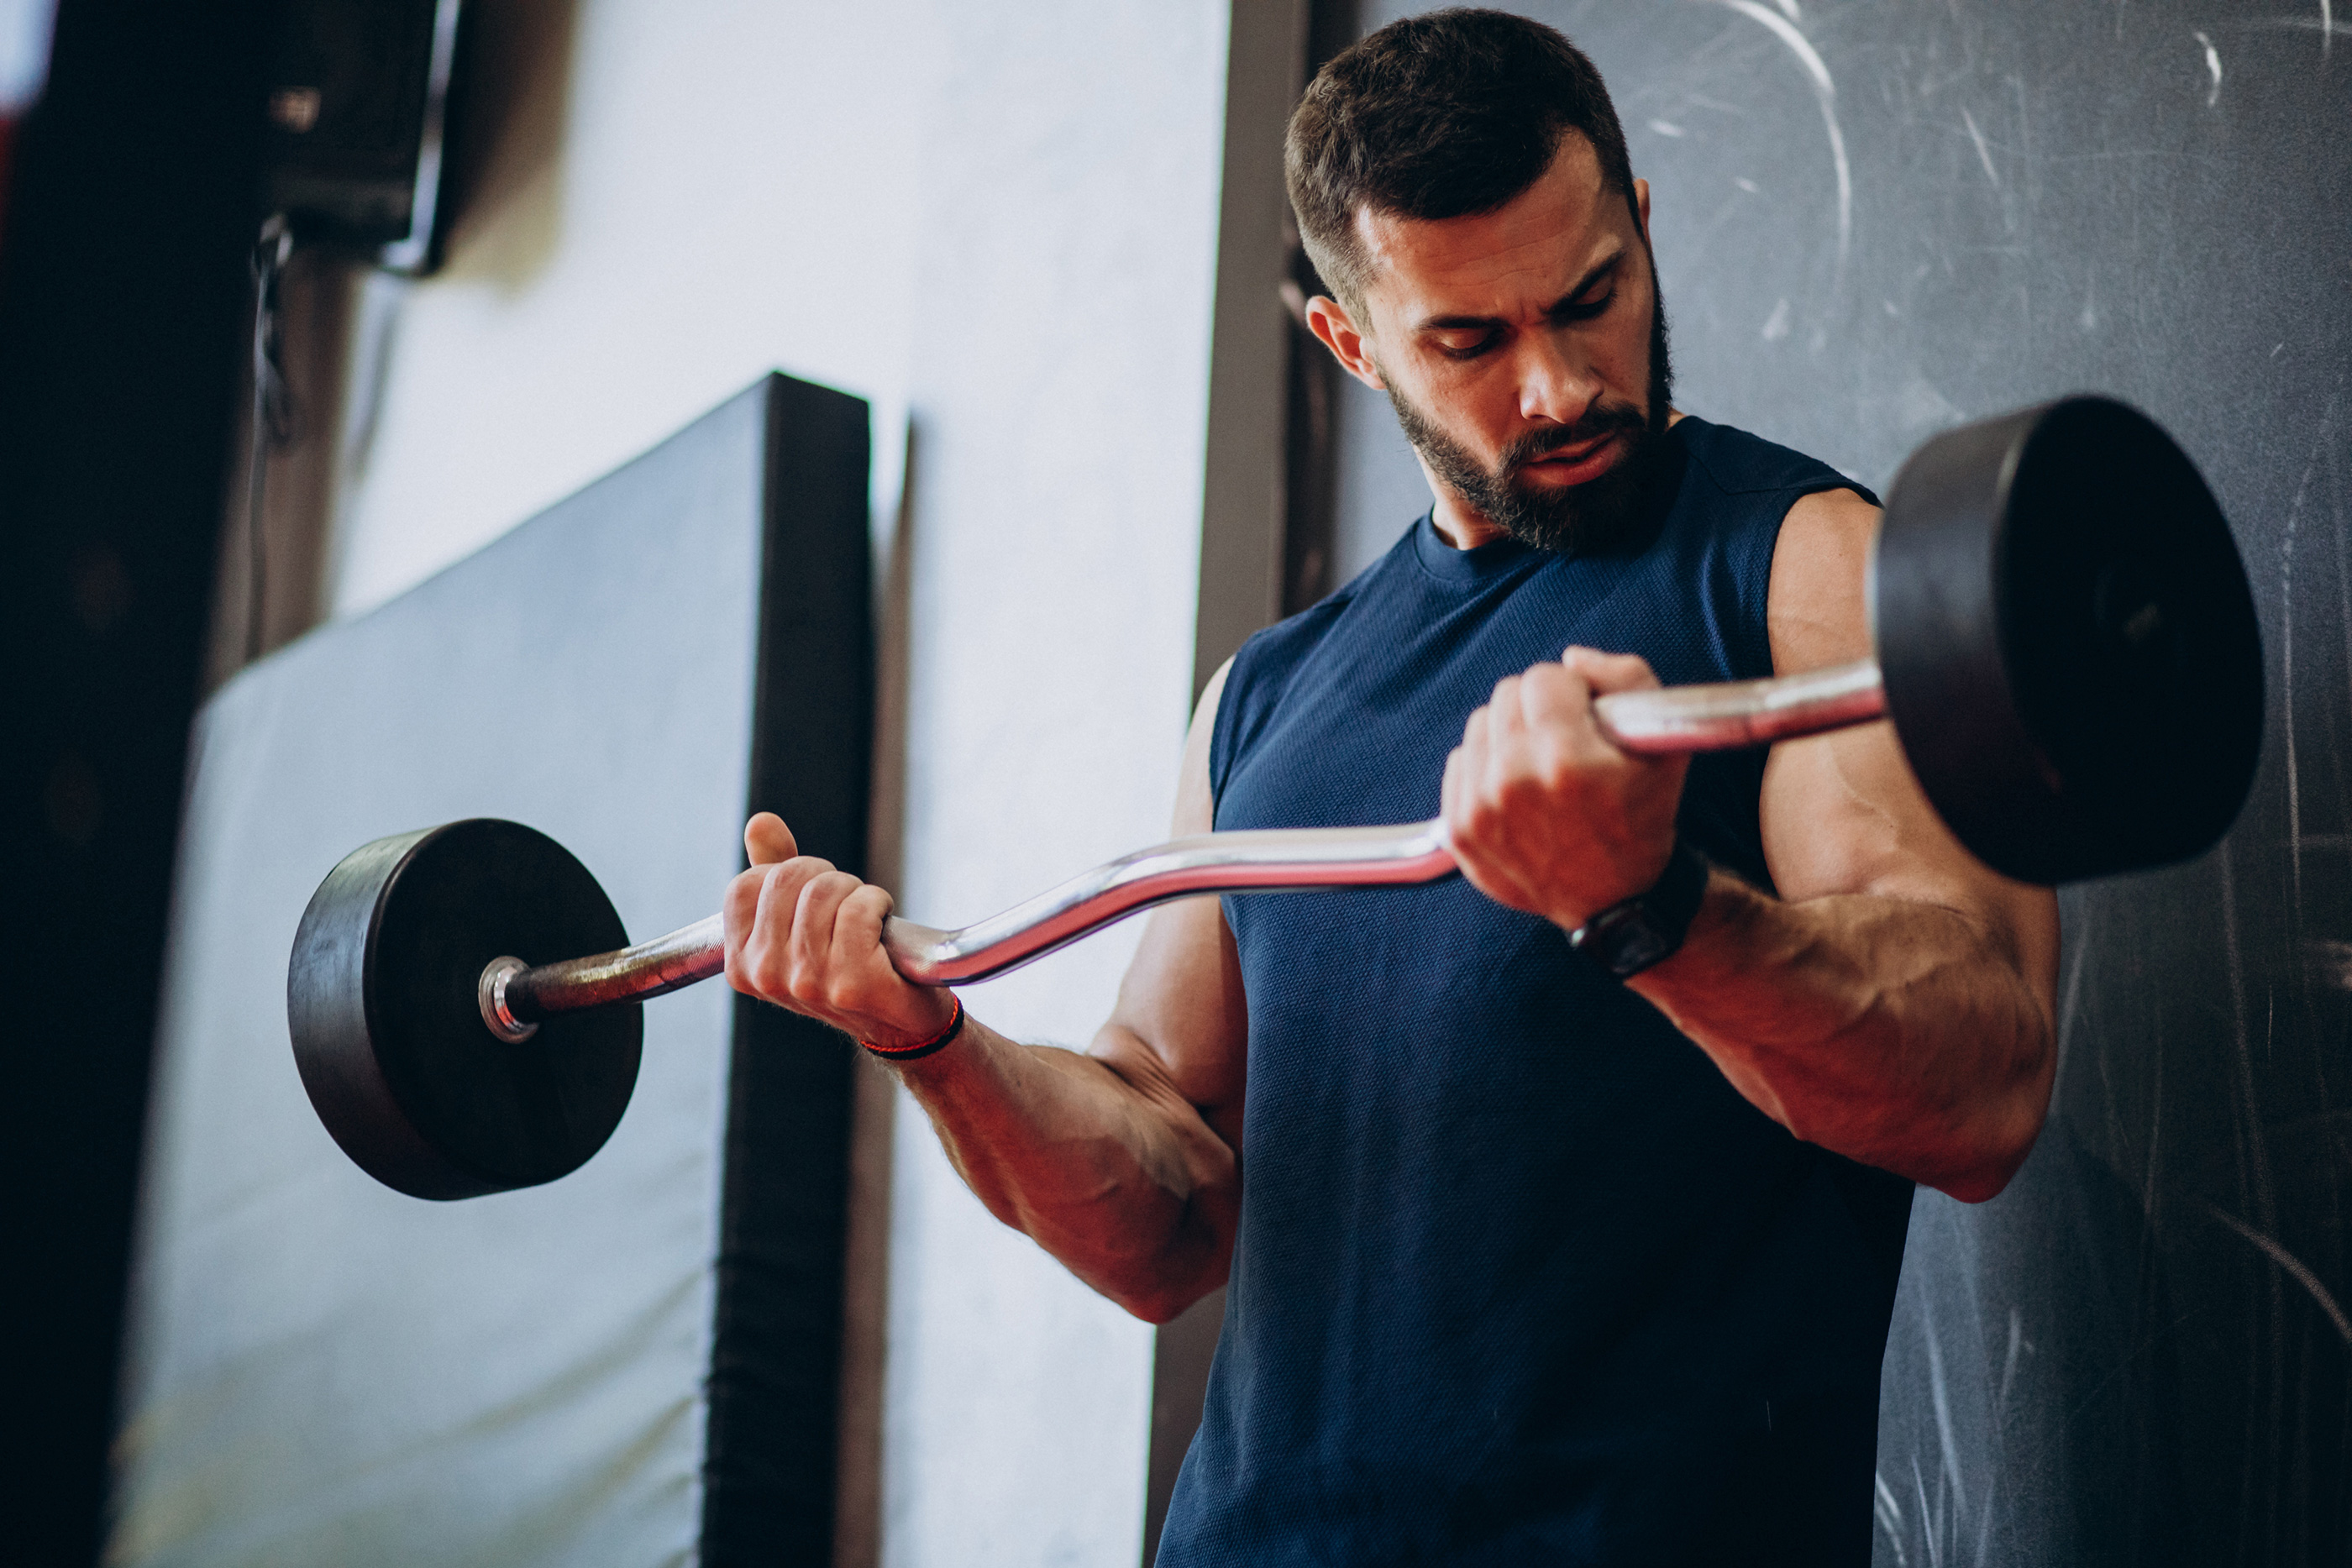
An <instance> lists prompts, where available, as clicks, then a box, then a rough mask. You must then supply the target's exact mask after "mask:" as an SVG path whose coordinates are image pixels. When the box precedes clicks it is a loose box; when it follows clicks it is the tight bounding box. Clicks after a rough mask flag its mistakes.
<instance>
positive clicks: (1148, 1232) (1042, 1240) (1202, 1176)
mask: <svg viewBox="0 0 2352 1568" xmlns="http://www.w3.org/2000/svg"><path fill="white" fill-rule="evenodd" d="M1123 1033H1124V1031H1119V1030H1116V1026H1114V1028H1113V1029H1111V1030H1106V1031H1105V1035H1106V1036H1107V1037H1109V1036H1112V1035H1114V1034H1123ZM1132 1043H1133V1049H1131V1050H1130V1049H1126V1047H1127V1046H1128V1045H1129V1041H1127V1040H1120V1039H1116V1038H1106V1039H1105V1040H1098V1041H1097V1052H1098V1054H1097V1055H1092V1056H1088V1055H1081V1054H1079V1053H1077V1052H1076V1051H1063V1050H1060V1049H1057V1048H1055V1047H1050V1046H1031V1045H1023V1044H1020V1043H1019V1042H1017V1041H1014V1040H1007V1039H1006V1038H1005V1037H1003V1035H1000V1034H998V1033H996V1032H995V1031H994V1030H990V1029H988V1028H986V1027H985V1026H984V1025H982V1024H981V1023H980V1022H979V1021H978V1020H977V1019H968V1020H967V1022H966V1024H965V1026H964V1031H963V1034H962V1036H961V1038H959V1039H958V1040H956V1042H955V1043H954V1044H953V1045H952V1046H950V1048H949V1049H947V1050H945V1051H940V1053H939V1054H938V1055H936V1056H930V1057H925V1058H922V1059H921V1060H919V1061H911V1062H908V1063H907V1064H906V1065H905V1066H904V1067H903V1068H901V1069H900V1070H899V1071H900V1077H901V1079H902V1081H903V1082H905V1083H906V1085H907V1087H908V1090H909V1091H910V1092H912V1093H913V1094H914V1096H915V1099H916V1101H917V1103H919V1104H920V1105H921V1106H922V1107H923V1110H924V1112H925V1113H927V1114H929V1117H930V1119H931V1124H932V1125H933V1126H934V1127H935V1128H936V1129H937V1130H938V1133H939V1136H940V1144H941V1145H943V1146H944V1147H945V1148H946V1150H947V1154H948V1158H949V1160H950V1162H951V1163H952V1164H953V1165H954V1166H955V1168H956V1171H957V1173H958V1174H959V1175H961V1176H962V1177H963V1179H964V1181H965V1183H966V1184H967V1185H968V1186H971V1190H972V1191H973V1193H974V1194H975V1195H977V1196H978V1197H979V1198H980V1200H981V1202H982V1203H983V1204H985V1205H986V1206H987V1207H988V1209H989V1211H990V1212H991V1213H992V1214H993V1215H995V1216H996V1217H997V1218H999V1219H1001V1220H1003V1222H1004V1223H1005V1224H1007V1225H1010V1226H1013V1227H1014V1228H1017V1229H1019V1230H1022V1231H1024V1232H1025V1233H1026V1234H1027V1235H1028V1236H1029V1237H1030V1238H1031V1239H1034V1241H1036V1243H1037V1244H1038V1245H1039V1246H1041V1247H1043V1248H1044V1249H1045V1250H1046V1251H1048V1252H1050V1253H1052V1254H1053V1255H1054V1256H1055V1258H1058V1259H1059V1260H1061V1261H1062V1262H1063V1263H1064V1264H1065V1265H1066V1266H1067V1267H1068V1269H1069V1270H1070V1271H1071V1272H1073V1273H1075V1274H1076V1275H1077V1276H1078V1278H1080V1279H1081V1280H1084V1281H1086V1282H1087V1284H1089V1285H1091V1286H1093V1287H1094V1288H1095V1289H1096V1290H1097V1291H1101V1292H1102V1293H1103V1294H1104V1295H1106V1296H1108V1297H1109V1298H1110V1299H1111V1300H1113V1301H1117V1302H1118V1304H1119V1305H1120V1306H1122V1307H1125V1308H1126V1309H1127V1310H1128V1311H1129V1312H1134V1313H1135V1314H1136V1315H1137V1316H1139V1317H1143V1318H1147V1319H1150V1320H1151V1321H1153V1322H1162V1321H1165V1320H1166V1319H1167V1318H1169V1317H1172V1316H1174V1315H1175V1313H1176V1312H1180V1311H1181V1310H1182V1309H1183V1308H1184V1307H1185V1306H1186V1305H1188V1304H1190V1303H1191V1302H1192V1301H1194V1300H1195V1299H1197V1298H1198V1297H1199V1296H1201V1295H1202V1294H1203V1293H1204V1292H1206V1291H1209V1290H1212V1289H1213V1288H1215V1286H1217V1285H1218V1284H1220V1283H1222V1282H1223V1274H1224V1268H1225V1256H1226V1250H1225V1249H1226V1246H1227V1243H1228V1242H1229V1241H1230V1239H1231V1235H1232V1222H1233V1216H1234V1209H1235V1207H1236V1206H1237V1203H1238V1191H1239V1179H1238V1175H1237V1173H1236V1171H1235V1169H1234V1155H1233V1152H1232V1150H1231V1149H1229V1148H1228V1147H1226V1145H1224V1143H1223V1141H1222V1140H1221V1139H1219V1138H1218V1137H1217V1135H1216V1134H1214V1133H1213V1131H1211V1130H1210V1129H1209V1127H1208V1126H1207V1125H1206V1124H1204V1123H1203V1122H1202V1120H1201V1118H1200V1116H1199V1114H1198V1113H1196V1112H1194V1111H1193V1109H1192V1107H1191V1106H1190V1105H1188V1104H1185V1103H1183V1101H1182V1099H1181V1096H1177V1095H1175V1094H1174V1092H1173V1091H1172V1088H1171V1086H1170V1085H1168V1084H1167V1083H1166V1082H1164V1081H1157V1082H1156V1081H1155V1075H1154V1073H1153V1072H1152V1071H1151V1063H1152V1061H1153V1060H1154V1059H1152V1058H1151V1057H1150V1052H1149V1051H1145V1050H1144V1049H1143V1048H1142V1047H1141V1044H1140V1042H1139V1041H1135V1042H1132ZM1158 1076H1159V1078H1160V1079H1161V1080H1164V1074H1160V1075H1158Z"/></svg>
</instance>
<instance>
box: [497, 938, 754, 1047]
mask: <svg viewBox="0 0 2352 1568" xmlns="http://www.w3.org/2000/svg"><path fill="white" fill-rule="evenodd" d="M497 967H498V966H497V965H496V964H495V963H494V964H492V965H491V969H496V968H497ZM725 967H727V937H726V932H725V930H724V928H723V926H722V925H721V924H720V919H719V916H718V915H712V916H711V917H710V918H709V919H708V920H698V921H696V922H695V923H694V924H693V925H688V926H685V927H682V928H681V929H679V930H677V931H673V932H671V933H670V934H669V935H668V936H656V937H655V938H654V939H653V940H652V941H650V942H640V943H638V944H637V945H636V946H634V947H624V948H622V949H620V951H618V952H615V953H599V954H597V955H595V956H593V957H589V958H569V959H566V960H564V961H563V962H562V963H560V964H541V965H538V966H536V967H531V968H528V969H523V970H520V971H518V972H517V973H514V974H511V975H509V976H507V977H506V979H505V984H504V985H503V986H500V987H496V989H497V990H498V991H499V997H498V998H497V999H498V1001H499V1003H500V1004H502V1005H503V1008H504V1010H505V1012H506V1014H507V1015H508V1016H509V1017H510V1018H511V1019H515V1020H516V1021H518V1022H520V1023H530V1022H533V1021H535V1020H537V1019H543V1018H545V1017H547V1015H548V1014H550V1013H568V1012H574V1011H577V1010H578V1009H582V1008H593V1007H602V1006H603V1005H604V1004H605V1003H606V1002H633V1001H643V1000H645V998H647V997H658V996H660V995H662V994H663V993H664V992H667V991H675V990H677V989H678V988H680V987H683V986H690V985H692V984H694V983H695V982H696V981H697V980H707V979H709V978H710V977H711V976H713V975H715V974H717V973H719V970H721V969H723V968H725ZM489 972H490V971H489V970H485V971H484V973H485V975H488V973H489Z"/></svg>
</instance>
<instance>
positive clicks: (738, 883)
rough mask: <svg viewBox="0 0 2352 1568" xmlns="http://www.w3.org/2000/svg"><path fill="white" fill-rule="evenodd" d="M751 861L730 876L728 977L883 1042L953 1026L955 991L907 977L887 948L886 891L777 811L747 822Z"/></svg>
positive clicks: (914, 1040) (917, 1039)
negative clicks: (805, 843)
mask: <svg viewBox="0 0 2352 1568" xmlns="http://www.w3.org/2000/svg"><path fill="white" fill-rule="evenodd" d="M743 848H744V849H745V850H746V851H747V852H749V853H750V856H751V870H749V871H747V872H744V873H741V874H740V875H739V876H737V877H736V878H735V880H734V881H733V882H731V883H728V885H727V898H726V902H725V904H723V905H722V906H721V912H722V914H723V915H724V917H725V921H726V926H727V983H728V984H729V985H730V986H733V987H734V988H736V989H737V990H739V991H741V992H743V993H744V994H745V995H746V996H753V997H761V998H765V999H767V1000H769V1001H772V1002H774V1003H775V1004H777V1005H778V1006H779V1007H786V1008H790V1009H792V1010H793V1011H794V1012H796V1013H805V1014H806V1015H807V1016H809V1017H810V1018H813V1019H821V1020H822V1021H824V1022H825V1023H829V1024H831V1025H833V1027H834V1028H835V1029H837V1030H841V1031H842V1032H844V1033H845V1034H848V1035H851V1036H853V1037H855V1038H856V1039H858V1040H871V1041H872V1042H873V1043H874V1044H876V1045H877V1046H880V1047H882V1048H883V1049H884V1050H886V1051H888V1050H893V1049H903V1048H905V1047H908V1046H912V1045H918V1044H920V1043H921V1042H922V1041H924V1040H929V1039H930V1038H932V1037H933V1036H935V1035H937V1034H938V1033H939V1032H940V1030H943V1029H945V1028H947V1027H948V1024H949V1021H950V1019H953V1017H954V1016H955V998H952V997H950V995H949V994H948V993H947V992H946V991H944V990H941V989H938V988H934V987H930V986H918V985H914V984H912V983H910V982H909V981H908V980H907V979H906V978H905V977H902V976H901V975H900V974H899V973H898V970H896V969H894V968H892V967H890V959H889V956H888V955H887V954H886V953H885V952H884V951H883V950H882V922H883V921H884V920H885V919H886V918H887V917H888V915H889V914H890V895H889V894H887V893H885V892H884V891H883V890H882V889H880V888H878V887H875V886H873V885H871V884H869V883H863V882H860V881H858V880H857V879H856V877H854V876H852V875H850V874H849V873H847V872H845V871H836V870H835V869H834V865H833V862H831V861H824V860H818V859H817V858H816V857H815V856H814V855H804V854H802V853H801V852H800V846H799V845H798V844H797V843H795V842H794V841H793V832H792V830H791V829H790V828H787V827H785V826H784V823H783V820H782V818H780V817H778V816H776V815H775V814H774V813H773V812H771V811H762V812H761V813H760V814H759V815H757V816H755V817H753V818H752V819H751V821H749V822H747V823H745V824H744V827H743Z"/></svg>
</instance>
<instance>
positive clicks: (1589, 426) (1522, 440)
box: [1496, 403, 1649, 476]
mask: <svg viewBox="0 0 2352 1568" xmlns="http://www.w3.org/2000/svg"><path fill="white" fill-rule="evenodd" d="M1648 428H1649V421H1648V419H1646V418H1645V417H1643V413H1642V411H1641V410H1640V409H1638V408H1635V407H1633V405H1632V404H1631V403H1600V404H1596V405H1595V406H1593V407H1592V408H1591V409H1588V410H1587V411H1586V412H1585V413H1584V415H1583V416H1582V417H1581V418H1580V419H1579V420H1577V422H1576V423H1573V424H1556V425H1552V426H1550V427H1549V428H1547V429H1543V430H1530V431H1528V433H1527V434H1525V435H1522V436H1519V437H1518V438H1517V439H1516V440H1514V441H1513V442H1511V444H1509V445H1507V446H1506V447H1504V448H1503V451H1502V455H1501V456H1500V458H1499V460H1498V461H1497V462H1496V468H1497V469H1498V470H1499V471H1500V472H1501V473H1502V474H1503V475H1504V476H1510V475H1513V474H1516V473H1517V472H1518V471H1519V470H1520V469H1522V468H1525V467H1526V466H1527V465H1528V464H1530V463H1539V462H1541V461H1542V460H1543V459H1544V458H1546V457H1549V455H1551V454H1553V453H1555V452H1558V451H1559V450H1560V448H1562V447H1564V446H1581V445H1583V444H1585V443H1586V442H1588V441H1591V440H1592V439H1593V438H1594V437H1596V436H1602V435H1625V436H1638V435H1640V434H1643V432H1644V431H1646V430H1647V429H1648Z"/></svg>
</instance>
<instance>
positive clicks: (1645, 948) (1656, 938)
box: [1577, 904, 1675, 976]
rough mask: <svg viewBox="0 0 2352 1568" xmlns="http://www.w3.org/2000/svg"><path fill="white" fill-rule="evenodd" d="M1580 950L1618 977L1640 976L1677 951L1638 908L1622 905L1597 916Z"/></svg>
mask: <svg viewBox="0 0 2352 1568" xmlns="http://www.w3.org/2000/svg"><path fill="white" fill-rule="evenodd" d="M1577 946H1580V947H1581V948H1583V949H1584V951H1585V952H1587V953H1590V954H1591V955H1592V956H1593V957H1595V958H1597V959H1599V960H1600V962H1601V967H1602V968H1604V969H1607V970H1609V971H1610V972H1611V973H1612V974H1615V975H1619V976H1625V975H1638V974H1640V973H1641V972H1642V971H1643V970H1644V969H1646V968H1648V967H1650V966H1651V965H1653V964H1655V963H1658V962H1660V961H1661V960H1663V959H1664V958H1665V957H1666V956H1667V955H1669V954H1671V953H1672V952H1673V951H1674V950H1675V943H1674V941H1673V940H1672V939H1671V938H1670V937H1668V936H1666V934H1665V933H1664V932H1663V931H1660V930H1659V929H1658V928H1657V927H1656V926H1654V925H1651V924H1650V922H1649V919H1648V917H1647V915H1645V914H1644V912H1643V909H1642V907H1641V905H1639V904H1620V905H1618V906H1617V907H1616V908H1614V909H1611V910H1606V911H1603V912H1602V913H1601V915H1597V916H1595V917H1594V918H1593V920H1592V922H1591V924H1590V925H1587V926H1586V927H1585V928H1584V940H1583V941H1581V942H1580V943H1578V944H1577Z"/></svg>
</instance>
